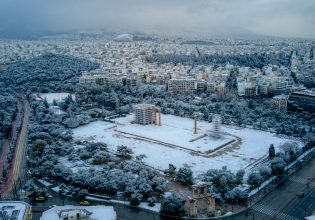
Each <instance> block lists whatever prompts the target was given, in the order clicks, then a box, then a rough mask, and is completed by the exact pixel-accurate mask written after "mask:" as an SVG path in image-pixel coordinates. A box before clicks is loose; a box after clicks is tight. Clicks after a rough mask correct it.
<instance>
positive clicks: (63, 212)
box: [40, 205, 117, 220]
mask: <svg viewBox="0 0 315 220" xmlns="http://www.w3.org/2000/svg"><path fill="white" fill-rule="evenodd" d="M77 214H79V216H82V217H83V218H82V219H87V218H86V216H88V217H89V218H88V219H93V220H116V219H117V216H116V212H115V210H114V208H113V207H112V206H104V205H99V206H86V207H82V206H72V205H66V206H55V207H53V208H51V209H49V210H47V211H45V212H43V215H42V217H41V218H40V220H52V219H54V220H64V219H65V217H67V219H68V220H71V219H76V220H77V219H80V218H78V216H77ZM72 217H73V218H72Z"/></svg>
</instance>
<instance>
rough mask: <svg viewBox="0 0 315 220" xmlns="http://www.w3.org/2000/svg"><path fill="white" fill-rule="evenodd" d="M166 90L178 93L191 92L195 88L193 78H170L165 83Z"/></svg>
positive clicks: (195, 82)
mask: <svg viewBox="0 0 315 220" xmlns="http://www.w3.org/2000/svg"><path fill="white" fill-rule="evenodd" d="M167 88H168V91H170V92H180V93H193V92H195V91H196V90H197V80H195V79H188V78H184V79H170V80H169V81H168V84H167Z"/></svg>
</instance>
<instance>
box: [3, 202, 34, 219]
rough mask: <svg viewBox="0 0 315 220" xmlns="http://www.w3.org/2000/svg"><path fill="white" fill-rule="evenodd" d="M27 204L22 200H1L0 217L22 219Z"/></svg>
mask: <svg viewBox="0 0 315 220" xmlns="http://www.w3.org/2000/svg"><path fill="white" fill-rule="evenodd" d="M27 206H28V204H27V203H25V202H22V201H1V202H0V219H10V220H23V219H24V215H25V213H26V209H27Z"/></svg>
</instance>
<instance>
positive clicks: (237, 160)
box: [73, 115, 302, 176]
mask: <svg viewBox="0 0 315 220" xmlns="http://www.w3.org/2000/svg"><path fill="white" fill-rule="evenodd" d="M163 119H164V123H163ZM131 120H132V116H127V117H124V118H119V119H116V126H117V127H115V124H111V123H108V122H103V121H96V122H92V123H90V124H88V125H84V126H80V127H78V128H75V129H73V137H74V139H75V140H87V141H94V142H104V143H106V144H107V145H108V147H109V148H110V149H111V150H112V151H115V150H116V147H117V145H126V146H128V147H130V148H131V149H132V150H133V152H134V156H136V155H139V154H145V155H146V156H147V157H146V158H144V159H143V161H144V162H145V163H147V164H148V165H150V166H152V167H155V168H157V169H166V168H167V167H168V164H169V163H172V164H174V165H175V166H177V167H183V166H186V167H190V168H191V169H192V170H193V172H194V175H195V176H197V175H199V174H201V173H204V172H205V171H207V170H208V169H211V168H217V169H219V168H221V167H222V166H227V168H228V169H230V170H231V171H233V172H236V171H237V170H239V169H241V168H242V169H244V168H249V167H250V165H251V164H252V163H254V162H255V161H256V160H258V159H259V158H261V157H263V156H265V155H266V154H267V152H268V148H269V146H270V144H274V145H275V147H276V148H277V147H278V146H279V145H281V144H283V143H284V142H287V141H292V140H288V139H284V138H279V137H277V136H275V134H273V133H269V132H264V131H259V130H254V129H249V128H239V127H231V126H222V131H224V132H227V133H229V134H232V135H235V136H237V137H239V138H241V139H242V142H241V144H240V146H238V147H235V148H231V149H223V150H220V152H218V153H214V155H212V156H211V157H203V156H198V155H195V154H192V153H191V152H189V151H183V150H181V149H178V148H170V147H166V146H163V145H160V144H157V143H151V142H148V141H144V140H141V139H139V138H136V137H135V136H133V135H127V134H123V133H120V132H118V131H116V129H117V130H124V131H128V133H129V132H130V133H134V134H135V133H136V134H138V135H141V136H149V137H150V138H154V139H159V140H167V141H168V142H169V139H176V140H175V141H176V142H178V143H179V142H185V141H184V140H186V142H187V140H190V138H191V137H192V133H193V131H192V126H193V120H192V119H187V118H181V117H177V116H171V115H162V123H163V124H164V126H161V127H160V126H157V125H146V126H142V125H134V124H130V123H129V122H130V121H131ZM172 124H173V125H172ZM172 127H174V131H173V130H172V129H171V128H172ZM141 128H142V129H143V131H142V133H140V131H141ZM178 128H181V129H182V130H184V131H185V132H186V133H187V135H188V136H189V137H188V138H187V137H183V136H182V135H179V134H178V133H177V132H178V131H177V130H178ZM198 128H200V129H201V130H199V131H198V132H199V134H202V133H207V132H208V131H209V130H211V128H212V124H211V123H208V122H198ZM164 129H165V130H164ZM189 131H190V132H191V134H189ZM185 132H184V133H185ZM206 138H208V140H207V141H206V143H205V141H204V140H203V139H201V141H200V142H199V144H200V148H198V145H197V146H196V145H191V149H195V150H200V149H207V147H208V146H203V145H207V144H208V145H211V144H212V140H210V139H209V137H206ZM189 143H190V142H189ZM298 144H299V146H302V143H301V142H298ZM187 146H188V145H187ZM194 147H195V148H194Z"/></svg>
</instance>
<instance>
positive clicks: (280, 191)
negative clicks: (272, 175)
mask: <svg viewBox="0 0 315 220" xmlns="http://www.w3.org/2000/svg"><path fill="white" fill-rule="evenodd" d="M314 168H315V158H313V159H312V160H310V161H307V162H305V164H304V166H303V167H302V169H301V170H299V171H297V172H296V173H294V174H293V175H291V176H289V177H288V179H287V180H286V181H285V182H284V183H283V184H281V185H280V186H278V187H277V188H276V189H274V190H273V191H272V192H271V193H270V194H268V195H267V196H266V197H265V198H264V199H263V200H261V201H260V202H259V203H257V204H255V205H254V206H253V207H252V208H251V209H249V211H248V213H247V214H246V213H243V214H241V215H237V216H233V217H231V218H225V219H259V220H271V219H275V220H276V219H277V220H298V219H303V218H304V217H305V216H308V215H311V214H312V213H313V212H314V211H315V172H314ZM300 192H304V196H303V197H299V196H298V194H299V193H300Z"/></svg>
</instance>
